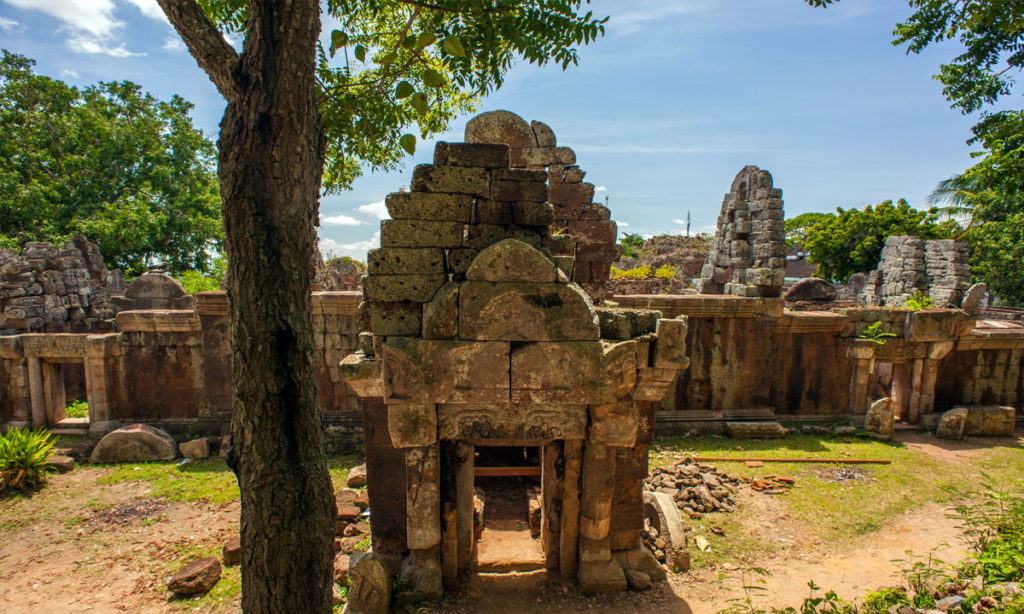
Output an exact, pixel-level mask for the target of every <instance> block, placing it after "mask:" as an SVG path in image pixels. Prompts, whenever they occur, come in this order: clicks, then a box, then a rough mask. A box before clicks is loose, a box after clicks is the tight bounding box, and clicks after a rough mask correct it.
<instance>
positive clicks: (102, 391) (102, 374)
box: [85, 335, 120, 439]
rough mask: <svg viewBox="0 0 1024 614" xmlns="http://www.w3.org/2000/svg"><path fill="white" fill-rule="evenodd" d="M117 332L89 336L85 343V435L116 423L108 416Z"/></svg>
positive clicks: (102, 431)
mask: <svg viewBox="0 0 1024 614" xmlns="http://www.w3.org/2000/svg"><path fill="white" fill-rule="evenodd" d="M117 339H118V335H90V336H89V338H88V339H87V340H86V344H85V390H86V395H87V397H88V400H89V436H90V437H92V438H96V439H98V438H100V437H102V436H103V435H106V434H107V433H109V432H110V431H113V430H115V429H117V427H118V426H120V425H119V424H118V422H117V420H114V419H112V417H111V416H112V414H113V409H114V399H115V388H116V384H117V381H116V376H115V372H116V369H115V365H114V356H115V355H116V354H117Z"/></svg>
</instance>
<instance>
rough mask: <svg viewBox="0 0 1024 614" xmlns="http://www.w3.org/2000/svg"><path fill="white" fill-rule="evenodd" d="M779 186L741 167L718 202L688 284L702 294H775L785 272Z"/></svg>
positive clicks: (750, 168) (766, 175) (758, 172)
mask: <svg viewBox="0 0 1024 614" xmlns="http://www.w3.org/2000/svg"><path fill="white" fill-rule="evenodd" d="M783 216H784V214H783V211H782V190H780V189H778V188H775V187H773V185H772V176H771V173H769V172H768V171H763V170H761V169H759V168H757V167H756V166H747V167H745V168H744V169H743V170H741V171H740V172H739V174H738V175H736V178H735V179H733V182H732V188H731V189H730V190H729V193H728V194H726V195H725V199H724V200H723V201H722V213H721V214H720V215H719V216H718V230H717V231H716V232H715V239H714V242H713V243H712V244H711V253H710V254H708V259H707V262H706V263H705V264H704V268H703V270H702V271H701V274H700V279H697V280H694V286H695V287H696V288H697V290H698V291H699V292H701V293H703V294H731V295H733V296H779V294H780V293H781V291H782V284H783V282H784V281H785V277H786V224H785V221H784V220H783Z"/></svg>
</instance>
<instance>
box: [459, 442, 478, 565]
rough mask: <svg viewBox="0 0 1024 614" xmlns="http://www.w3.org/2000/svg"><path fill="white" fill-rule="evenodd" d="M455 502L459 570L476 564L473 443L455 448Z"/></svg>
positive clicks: (460, 444) (460, 443) (462, 443)
mask: <svg viewBox="0 0 1024 614" xmlns="http://www.w3.org/2000/svg"><path fill="white" fill-rule="evenodd" d="M455 461H456V465H455V504H456V508H457V519H456V523H457V529H456V530H457V538H456V539H457V549H458V561H459V571H460V572H463V571H467V570H470V569H472V568H473V567H475V566H476V556H475V555H474V553H475V551H476V535H475V533H474V527H473V517H474V514H473V479H474V475H473V470H474V463H473V445H472V444H468V443H465V442H461V441H460V442H459V443H458V444H456V448H455Z"/></svg>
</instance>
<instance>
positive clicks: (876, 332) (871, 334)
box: [857, 322, 896, 345]
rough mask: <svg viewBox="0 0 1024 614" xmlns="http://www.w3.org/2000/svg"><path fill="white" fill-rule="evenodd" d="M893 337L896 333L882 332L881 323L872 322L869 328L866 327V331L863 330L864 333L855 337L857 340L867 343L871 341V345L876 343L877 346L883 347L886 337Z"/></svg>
mask: <svg viewBox="0 0 1024 614" xmlns="http://www.w3.org/2000/svg"><path fill="white" fill-rule="evenodd" d="M895 336H896V333H890V332H886V331H884V330H882V323H881V322H873V323H872V324H871V326H868V327H867V328H866V329H864V332H862V333H861V334H859V335H857V338H859V339H867V340H868V341H871V342H872V343H876V344H878V345H885V338H886V337H895Z"/></svg>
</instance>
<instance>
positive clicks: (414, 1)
mask: <svg viewBox="0 0 1024 614" xmlns="http://www.w3.org/2000/svg"><path fill="white" fill-rule="evenodd" d="M157 1H158V2H159V1H160V0H157ZM398 2H400V3H401V4H408V5H411V6H418V7H420V8H422V9H430V10H432V11H440V12H442V13H458V14H461V15H480V14H483V13H508V12H510V11H512V10H513V7H499V8H490V9H480V10H477V11H473V10H466V9H459V8H452V7H448V6H441V5H439V4H431V3H429V2H423V1H422V0H398Z"/></svg>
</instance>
